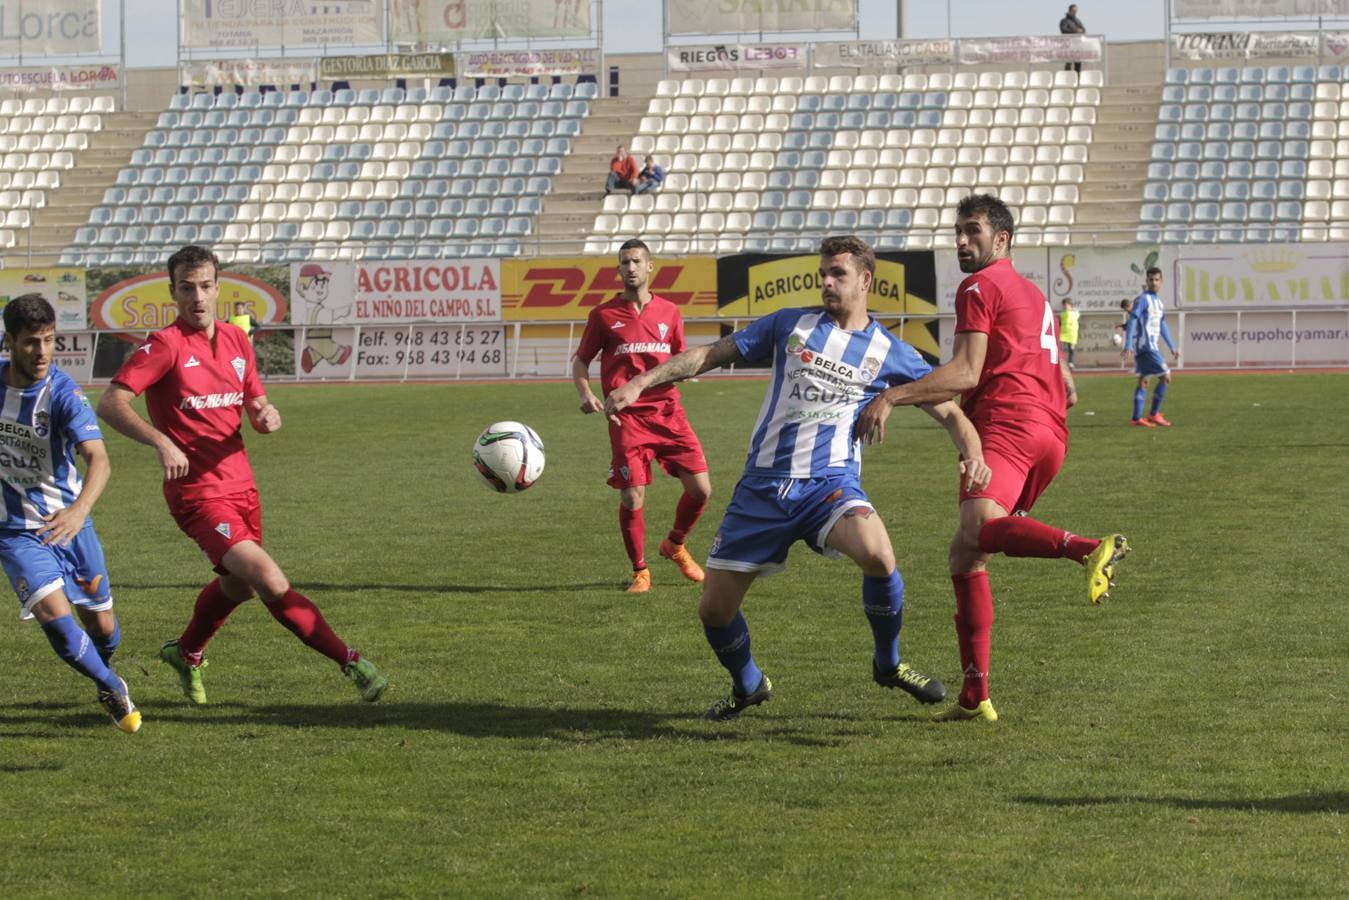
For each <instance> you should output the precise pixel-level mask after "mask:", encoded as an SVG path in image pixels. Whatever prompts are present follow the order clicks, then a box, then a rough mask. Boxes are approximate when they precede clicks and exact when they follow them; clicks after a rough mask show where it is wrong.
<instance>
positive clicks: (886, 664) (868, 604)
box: [862, 569, 904, 672]
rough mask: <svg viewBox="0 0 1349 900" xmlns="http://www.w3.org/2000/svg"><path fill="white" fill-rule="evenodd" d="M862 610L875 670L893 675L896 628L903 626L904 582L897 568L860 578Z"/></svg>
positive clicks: (897, 655)
mask: <svg viewBox="0 0 1349 900" xmlns="http://www.w3.org/2000/svg"><path fill="white" fill-rule="evenodd" d="M862 611H863V612H865V613H866V614H867V621H868V622H870V623H871V636H872V637H874V638H875V639H876V668H877V669H879V670H880V671H882V672H893V671H895V669H897V668H898V667H899V629H900V628H901V627H902V626H903V624H904V579H903V578H900V577H899V569H895V570H894V571H893V572H891V573H890V574H889V575H886V576H883V577H882V576H878V575H863V576H862Z"/></svg>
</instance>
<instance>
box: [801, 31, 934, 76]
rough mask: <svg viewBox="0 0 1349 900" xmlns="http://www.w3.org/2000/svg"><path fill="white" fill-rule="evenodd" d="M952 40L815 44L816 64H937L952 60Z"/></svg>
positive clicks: (829, 66)
mask: <svg viewBox="0 0 1349 900" xmlns="http://www.w3.org/2000/svg"><path fill="white" fill-rule="evenodd" d="M955 48H956V45H955V41H952V40H951V39H949V38H934V39H933V40H930V41H913V40H905V41H835V42H832V43H824V44H816V45H815V65H817V66H819V67H820V68H823V69H838V68H847V67H850V66H851V67H856V68H859V69H863V68H880V69H894V68H897V67H900V66H940V65H949V64H951V63H953V62H955V58H956V55H955V53H956V51H955Z"/></svg>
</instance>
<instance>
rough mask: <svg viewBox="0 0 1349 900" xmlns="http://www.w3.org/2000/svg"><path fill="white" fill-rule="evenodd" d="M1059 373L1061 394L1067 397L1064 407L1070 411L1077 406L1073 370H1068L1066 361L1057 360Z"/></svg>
mask: <svg viewBox="0 0 1349 900" xmlns="http://www.w3.org/2000/svg"><path fill="white" fill-rule="evenodd" d="M1059 371H1060V372H1062V373H1063V392H1064V393H1065V394H1067V395H1068V402H1067V404H1066V406H1067V407H1068V409H1072V408H1073V407H1074V406H1076V405H1077V382H1076V381H1074V380H1073V370H1072V369H1070V368H1068V360H1066V359H1060V360H1059Z"/></svg>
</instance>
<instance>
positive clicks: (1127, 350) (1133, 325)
mask: <svg viewBox="0 0 1349 900" xmlns="http://www.w3.org/2000/svg"><path fill="white" fill-rule="evenodd" d="M1142 305H1143V298H1142V297H1141V296H1140V297H1139V298H1138V299H1137V300H1135V301H1134V305H1133V308H1132V309H1130V310H1129V318H1128V319H1127V320H1125V323H1124V349H1123V350H1121V351H1120V355H1121V356H1123V357H1126V358H1127V357H1129V356H1130V355H1132V354H1133V352H1134V339H1135V338H1137V337H1138V330H1139V329H1140V328H1141V327H1142V318H1141V317H1140V309H1139V308H1140V307H1141V306H1142Z"/></svg>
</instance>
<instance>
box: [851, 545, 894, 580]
mask: <svg viewBox="0 0 1349 900" xmlns="http://www.w3.org/2000/svg"><path fill="white" fill-rule="evenodd" d="M857 565H858V566H859V567H861V569H862V572H863V574H866V575H875V576H876V577H878V578H883V577H885V576H886V575H889V574H890V573H891V572H893V571H894V570H895V551H894V550H893V549H891V548H890V546H889V545H877V546H874V547H867V548H865V549H864V551H863V552H862V554H861V555H860V556H859V557H858V558H857Z"/></svg>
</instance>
